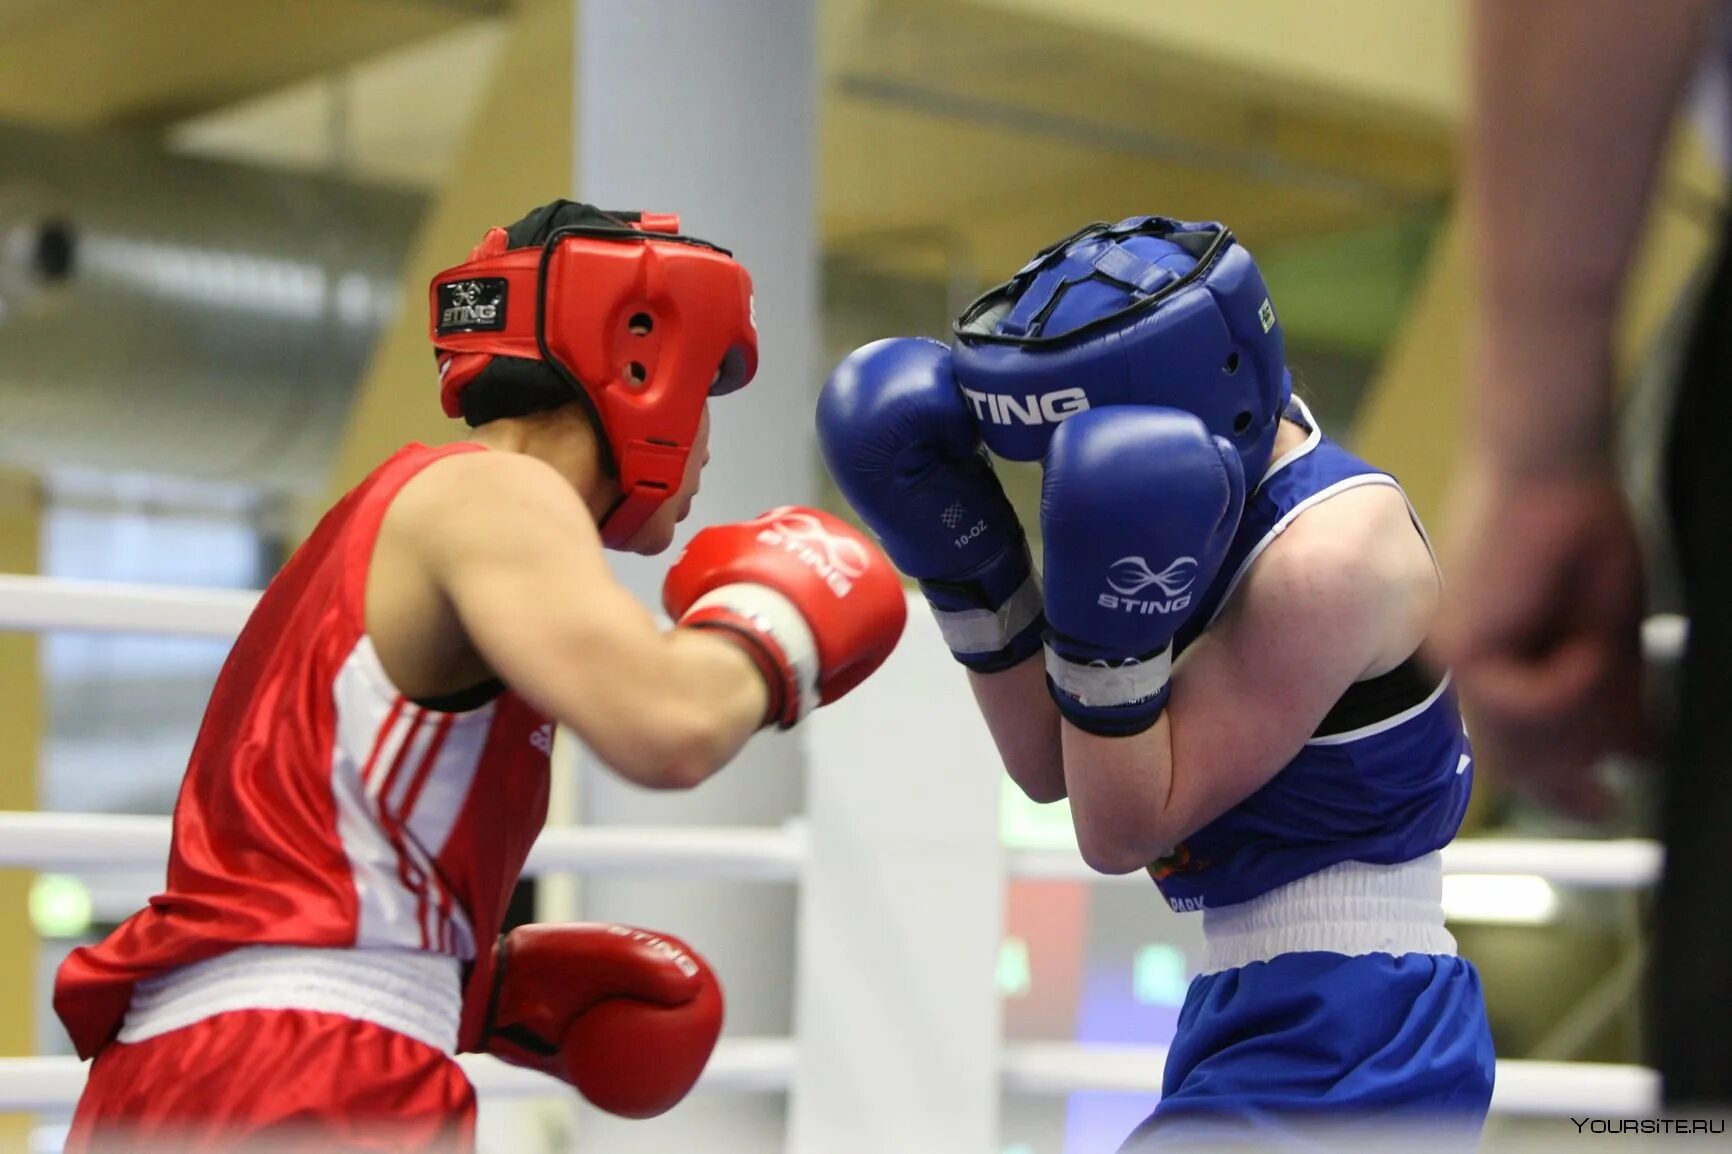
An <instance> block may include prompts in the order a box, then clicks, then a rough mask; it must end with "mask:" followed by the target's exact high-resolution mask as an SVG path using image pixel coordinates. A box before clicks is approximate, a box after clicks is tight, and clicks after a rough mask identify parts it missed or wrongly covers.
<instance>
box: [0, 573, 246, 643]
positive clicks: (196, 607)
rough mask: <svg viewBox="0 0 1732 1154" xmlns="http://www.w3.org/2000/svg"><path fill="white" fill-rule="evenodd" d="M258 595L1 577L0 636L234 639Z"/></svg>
mask: <svg viewBox="0 0 1732 1154" xmlns="http://www.w3.org/2000/svg"><path fill="white" fill-rule="evenodd" d="M258 600H259V595H258V593H257V592H255V591H252V590H234V589H189V588H174V587H168V586H159V585H122V584H119V583H116V582H110V581H67V580H63V579H60V578H54V577H27V576H22V575H20V574H15V573H0V631H14V632H16V631H24V632H31V633H41V632H47V631H50V630H59V629H82V630H97V631H101V632H110V633H150V634H156V635H158V636H168V635H180V636H190V637H227V638H233V637H234V636H235V635H236V634H238V633H239V632H240V631H241V626H243V625H245V624H246V623H247V616H248V615H249V614H250V613H252V611H253V606H254V605H255V604H257V603H258Z"/></svg>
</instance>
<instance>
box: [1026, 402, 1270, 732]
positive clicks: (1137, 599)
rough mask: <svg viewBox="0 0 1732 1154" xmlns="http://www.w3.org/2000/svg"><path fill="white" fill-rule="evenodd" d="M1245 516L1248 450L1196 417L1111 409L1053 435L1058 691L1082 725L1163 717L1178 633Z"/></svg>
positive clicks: (1051, 525) (1046, 507)
mask: <svg viewBox="0 0 1732 1154" xmlns="http://www.w3.org/2000/svg"><path fill="white" fill-rule="evenodd" d="M1244 507H1245V478H1244V473H1243V468H1242V466H1241V465H1240V463H1239V454H1238V452H1237V451H1236V450H1235V449H1234V448H1233V446H1232V445H1231V444H1229V443H1228V442H1227V441H1225V440H1222V439H1221V438H1220V437H1214V436H1211V435H1210V434H1209V431H1208V429H1207V428H1206V427H1205V426H1204V425H1203V422H1202V421H1200V420H1198V419H1197V418H1196V417H1194V416H1192V415H1191V414H1189V413H1184V412H1180V411H1179V410H1177V409H1165V408H1155V407H1153V406H1144V405H1135V406H1131V405H1120V406H1109V407H1104V408H1099V409H1091V410H1089V411H1088V412H1084V413H1078V414H1077V415H1076V416H1074V417H1072V418H1071V419H1070V420H1068V421H1066V422H1065V423H1064V424H1062V425H1060V426H1059V427H1058V429H1057V430H1056V431H1055V432H1054V433H1053V437H1052V444H1051V445H1050V446H1049V447H1048V448H1047V453H1046V476H1045V481H1044V484H1043V486H1042V490H1041V500H1040V521H1041V527H1042V529H1043V530H1044V535H1045V538H1046V565H1045V571H1046V612H1047V619H1048V621H1049V622H1050V623H1051V630H1050V632H1049V633H1048V635H1047V643H1046V645H1047V653H1046V670H1047V686H1048V688H1049V689H1050V691H1051V693H1052V697H1053V700H1054V701H1055V702H1057V703H1058V707H1059V711H1060V712H1061V713H1063V714H1064V716H1065V717H1066V718H1067V719H1068V720H1069V721H1070V722H1071V724H1072V725H1075V726H1076V727H1077V728H1078V729H1082V730H1085V731H1087V732H1089V733H1094V734H1100V735H1103V736H1108V737H1114V736H1127V735H1129V734H1133V733H1141V732H1142V731H1143V730H1145V729H1147V728H1149V726H1151V725H1153V724H1154V723H1155V720H1156V719H1157V718H1158V717H1160V715H1161V710H1162V709H1163V708H1165V707H1166V703H1167V694H1168V684H1167V682H1168V678H1169V677H1170V675H1171V673H1172V668H1173V635H1174V634H1176V633H1177V632H1178V631H1179V626H1180V625H1182V624H1184V622H1185V620H1186V619H1187V618H1189V617H1190V615H1191V613H1192V611H1193V607H1194V606H1195V605H1196V604H1197V602H1199V601H1200V600H1201V599H1202V596H1203V592H1204V590H1206V589H1208V587H1209V584H1210V582H1212V581H1213V580H1214V579H1215V575H1216V573H1217V572H1219V570H1220V568H1221V561H1222V558H1223V557H1225V556H1226V553H1227V548H1228V546H1229V545H1230V544H1231V543H1232V540H1233V534H1234V532H1235V531H1236V530H1237V529H1238V527H1239V514H1240V513H1241V512H1243V510H1244Z"/></svg>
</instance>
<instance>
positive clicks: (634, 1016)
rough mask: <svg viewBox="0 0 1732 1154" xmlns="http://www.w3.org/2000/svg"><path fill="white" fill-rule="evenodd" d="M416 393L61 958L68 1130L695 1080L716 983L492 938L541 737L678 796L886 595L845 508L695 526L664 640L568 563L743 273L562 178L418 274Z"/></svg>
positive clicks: (666, 940)
mask: <svg viewBox="0 0 1732 1154" xmlns="http://www.w3.org/2000/svg"><path fill="white" fill-rule="evenodd" d="M430 297H431V301H430V303H431V306H432V312H433V316H432V336H433V344H434V347H435V349H436V351H437V356H438V365H439V373H440V379H441V384H442V400H443V403H444V407H445V411H446V413H447V414H448V415H450V416H453V417H457V416H461V417H463V418H464V419H465V420H466V421H467V422H468V424H469V425H470V426H472V428H473V435H472V436H471V437H470V439H469V440H467V441H465V442H462V443H458V444H453V445H447V446H444V447H442V448H429V447H427V446H425V445H419V444H415V445H409V446H407V447H406V448H404V449H402V450H400V451H399V452H397V453H396V454H395V455H394V456H392V457H391V458H390V459H389V460H387V461H386V462H385V463H384V464H382V465H381V466H379V468H378V469H376V470H375V471H374V472H373V473H372V474H371V475H370V476H369V477H367V479H366V480H364V481H363V482H362V483H361V484H360V485H359V486H357V487H356V488H355V489H354V490H353V491H351V492H350V493H349V494H348V495H347V496H346V497H344V498H343V499H342V501H340V502H339V503H338V504H337V505H336V506H335V507H334V508H333V509H332V510H331V511H330V512H329V513H328V514H327V515H326V516H325V518H324V520H323V521H321V522H320V524H319V526H318V527H317V529H315V530H314V532H313V534H312V535H311V536H310V537H309V538H308V540H307V541H306V543H305V544H304V545H302V547H301V548H300V549H299V550H298V551H297V552H296V553H295V555H294V556H293V557H292V558H291V559H290V560H289V562H288V564H287V565H285V566H284V567H283V569H282V571H281V572H280V573H279V574H278V575H277V577H276V579H275V580H273V581H272V582H271V584H270V586H269V588H267V589H266V590H265V593H264V596H263V597H262V598H261V600H260V601H259V604H258V607H257V609H256V610H255V611H254V613H253V615H252V618H251V620H250V621H249V622H248V623H247V626H246V628H245V629H244V630H243V631H242V633H241V635H240V637H239V639H238V640H237V641H236V643H235V646H234V650H233V652H232V653H231V654H230V657H229V660H228V662H227V664H226V665H225V666H224V668H223V671H222V674H221V676H220V677H219V678H218V681H217V684H216V688H215V690H214V691H213V693H212V695H211V701H210V705H209V708H208V709H207V711H206V714H205V719H204V724H203V727H202V729H201V730H200V733H199V737H198V742H197V744H196V746H195V747H194V749H193V753H192V758H191V761H190V764H189V766H188V769H187V775H186V779H185V782H184V783H183V785H182V787H181V793H180V799H179V801H178V803H177V805H176V808H175V818H174V841H173V848H172V851H171V853H170V857H169V863H168V880H167V887H166V889H165V890H164V892H163V893H162V894H160V895H159V896H157V897H155V898H153V899H152V900H151V903H150V906H149V907H148V908H147V909H145V910H143V911H141V912H139V913H138V914H135V915H134V916H133V917H132V918H130V919H128V920H127V921H126V922H125V923H123V924H122V925H121V926H120V927H119V928H118V929H116V930H115V932H114V933H113V934H111V935H110V936H109V937H108V938H107V939H106V940H105V941H103V942H102V943H100V944H98V945H96V946H92V947H87V948H84V949H80V950H77V951H75V952H74V953H73V954H72V955H71V957H69V958H68V959H67V961H66V963H65V964H64V965H63V966H62V967H61V970H60V974H59V979H58V982H57V984H56V987H55V1008H56V1010H57V1011H58V1012H59V1014H60V1017H61V1020H62V1021H63V1022H64V1023H65V1025H66V1028H67V1030H68V1032H69V1033H70V1034H71V1036H72V1040H73V1042H74V1043H75V1045H76V1046H77V1049H78V1052H79V1054H80V1055H82V1056H84V1057H86V1058H94V1059H95V1060H94V1062H93V1064H92V1066H91V1070H90V1080H89V1084H88V1087H87V1088H86V1090H85V1093H84V1097H83V1098H82V1100H81V1101H80V1102H79V1106H78V1111H77V1114H76V1116H75V1118H74V1120H73V1126H72V1133H71V1137H70V1140H69V1143H68V1147H67V1148H68V1150H71V1151H87V1150H107V1149H113V1148H134V1147H136V1146H140V1145H142V1146H148V1147H150V1148H153V1149H174V1150H231V1149H247V1150H256V1149H260V1148H261V1147H263V1148H267V1149H269V1148H277V1147H288V1148H295V1149H317V1150H351V1149H353V1150H386V1149H389V1150H431V1149H439V1150H466V1149H469V1148H470V1147H472V1145H473V1130H474V1093H473V1090H472V1088H471V1087H470V1085H469V1084H468V1082H467V1081H466V1080H465V1078H464V1076H463V1073H462V1071H461V1069H460V1068H459V1067H458V1066H457V1064H456V1063H455V1062H453V1061H452V1055H453V1054H454V1053H457V1052H461V1051H472V1050H485V1051H490V1052H492V1053H494V1054H496V1055H498V1056H499V1057H501V1058H503V1059H505V1060H506V1061H509V1062H514V1063H517V1064H519V1065H527V1066H532V1067H535V1068H537V1069H541V1070H544V1071H546V1072H548V1073H551V1074H554V1075H555V1076H557V1077H560V1078H563V1079H565V1080H566V1081H568V1082H570V1083H572V1084H573V1085H574V1086H576V1087H577V1089H578V1090H579V1091H580V1092H582V1093H583V1094H584V1095H585V1096H586V1097H588V1098H589V1099H590V1100H591V1101H592V1102H594V1103H595V1104H596V1105H598V1106H600V1107H602V1108H603V1109H607V1110H611V1111H614V1112H616V1113H620V1114H624V1115H628V1116H633V1117H647V1116H649V1115H653V1114H656V1113H659V1112H661V1111H663V1110H666V1109H668V1108H669V1107H670V1106H672V1105H673V1104H674V1103H675V1102H677V1101H679V1099H680V1098H681V1097H682V1096H683V1095H684V1094H685V1093H686V1091H687V1090H688V1089H690V1087H691V1085H692V1084H693V1083H694V1082H695V1081H696V1079H697V1077H698V1074H699V1073H700V1072H701V1071H702V1069H703V1066H704V1063H705V1062H706V1061H707V1059H708V1057H709V1054H710V1052H711V1049H712V1048H713V1046H714V1044H715V1041H716V1038H717V1035H718V1033H719V1032H720V1029H721V1017H722V999H721V993H720V987H719V985H718V983H717V981H716V979H715V977H714V975H713V974H712V973H711V972H710V970H709V968H708V967H707V966H706V965H705V963H704V961H703V959H701V958H700V957H698V956H697V955H696V954H695V953H694V952H693V951H692V950H690V949H689V948H688V947H686V946H685V945H684V944H683V943H681V942H680V941H678V940H677V939H675V938H672V937H669V936H666V935H660V934H654V933H649V932H646V931H643V930H635V929H630V928H626V927H619V926H594V925H535V926H525V927H520V928H518V929H516V930H514V931H512V932H511V933H510V934H507V935H505V936H504V937H503V938H501V937H500V929H501V926H502V922H503V918H504V914H505V905H506V900H507V898H508V896H509V895H510V893H511V891H512V888H513V887H514V886H515V885H516V883H517V880H518V875H519V873H520V871H521V869H522V867H523V863H524V860H525V858H526V856H527V854H528V852H529V849H530V846H531V844H532V843H533V842H534V840H535V837H536V834H537V833H538V832H539V831H540V829H541V826H542V822H543V820H544V818H545V816H546V806H547V788H548V780H547V779H548V752H549V750H550V748H551V745H552V735H553V729H554V725H555V724H564V725H567V726H569V727H571V729H572V730H574V731H575V732H576V733H577V735H578V736H579V737H580V738H581V739H582V740H583V741H584V742H585V743H586V744H587V745H588V746H589V747H590V748H591V749H592V750H593V751H594V752H595V753H596V754H597V755H598V756H599V757H600V758H601V759H602V760H603V761H605V762H606V763H607V764H608V765H610V766H611V767H612V768H613V769H614V770H616V771H617V772H618V773H620V774H621V775H622V776H624V777H626V778H627V779H629V780H631V781H634V782H637V783H639V784H641V785H644V786H648V787H651V788H657V789H684V788H689V787H692V786H695V785H697V784H698V783H699V782H702V781H703V780H705V779H706V778H708V777H709V776H710V775H711V774H713V773H715V772H716V771H717V770H718V769H720V768H721V767H722V766H723V765H725V764H727V762H728V761H729V760H730V759H731V758H732V757H733V756H734V754H735V753H737V752H738V751H739V749H740V747H741V746H742V745H744V743H745V742H746V741H747V739H748V738H749V737H750V736H751V735H752V734H753V733H754V732H755V731H757V730H758V729H760V728H763V727H765V726H779V727H784V728H785V727H787V726H791V725H793V724H795V723H796V722H797V721H798V720H799V719H800V718H801V717H802V716H804V715H805V714H806V713H807V712H808V711H810V710H811V709H813V708H815V707H816V706H818V705H820V704H824V703H827V702H829V701H832V700H834V699H835V698H837V697H839V696H841V695H842V694H843V693H846V692H847V691H848V690H849V689H850V688H852V687H853V685H855V684H856V683H857V682H858V681H859V680H860V679H861V678H863V677H865V676H867V675H868V674H869V673H870V672H872V670H874V669H875V668H877V666H878V665H879V664H880V663H881V662H882V661H883V659H884V658H885V656H887V655H888V653H889V651H890V649H891V648H892V647H893V646H894V644H895V642H896V640H897V638H898V636H899V635H900V632H901V628H902V623H903V617H904V601H903V594H902V590H901V586H900V585H899V583H898V581H897V578H896V575H895V573H894V571H893V570H892V568H891V567H890V565H889V563H888V562H887V561H886V560H885V558H884V557H883V556H882V554H880V553H879V551H878V549H877V548H876V546H874V545H873V544H872V543H871V542H870V541H868V540H867V539H865V538H863V537H861V536H860V535H859V534H857V533H856V532H855V531H854V530H852V529H850V528H849V527H848V526H847V525H846V524H844V523H842V522H840V521H837V520H835V519H833V518H831V517H829V516H827V515H826V514H823V513H819V512H816V511H813V510H808V509H795V508H784V509H778V510H774V511H772V512H770V513H767V514H765V515H764V516H763V517H760V518H758V519H757V520H755V521H751V522H747V523H744V524H740V525H732V526H722V527H715V528H710V529H705V530H703V531H702V532H700V533H699V534H698V535H697V536H696V537H695V538H694V539H693V540H692V542H691V544H690V545H689V546H688V547H687V549H686V551H685V552H684V553H683V554H682V555H681V556H680V558H679V559H678V560H677V561H676V562H675V563H674V565H673V567H672V569H671V570H670V571H669V573H668V577H667V582H666V586H665V589H664V606H665V608H666V609H667V610H668V613H669V615H670V617H672V618H673V619H674V620H675V622H676V625H675V627H674V628H673V629H671V630H668V629H663V628H662V627H661V626H660V625H659V624H658V622H657V621H656V619H655V618H654V617H653V616H652V615H651V614H650V613H649V612H648V611H647V610H645V609H644V608H643V607H642V606H641V605H639V604H638V603H637V602H636V601H635V600H634V599H633V598H632V597H631V595H630V594H629V593H627V592H626V591H625V590H624V589H623V588H622V587H621V586H620V585H619V584H617V583H616V582H615V581H614V579H613V578H612V576H611V575H610V574H609V572H608V570H607V567H606V565H605V563H604V556H603V550H604V548H615V549H623V550H627V551H631V552H637V553H645V554H650V553H657V552H660V551H662V550H664V549H666V548H667V547H668V545H669V543H670V542H671V540H672V536H673V530H674V524H675V522H676V521H678V520H680V519H681V518H683V517H684V516H685V515H686V514H687V512H688V511H689V509H690V507H691V501H692V497H693V495H694V494H695V493H696V492H697V488H698V479H699V473H700V472H701V470H702V468H703V466H704V463H705V461H706V460H707V459H708V456H709V449H708V436H709V419H708V399H709V397H711V396H713V395H719V394H722V393H726V392H729V391H731V390H733V389H737V388H739V387H741V386H743V385H745V384H746V383H747V382H748V381H749V380H750V379H751V377H752V375H753V373H754V372H755V370H756V367H757V333H756V329H755V320H754V317H753V315H752V311H753V310H752V292H751V280H750V278H749V277H748V275H747V273H746V271H745V269H744V268H742V267H741V266H740V265H739V264H737V263H736V262H735V261H734V260H733V258H732V256H731V255H730V254H729V253H728V252H727V251H726V250H723V249H719V248H717V247H715V246H714V245H710V244H707V243H705V242H703V241H699V240H696V239H694V238H691V237H687V236H683V235H681V234H680V232H679V222H678V219H677V218H675V217H672V216H653V215H648V214H636V213H604V212H601V211H599V210H597V209H594V208H592V207H590V206H588V205H580V204H573V203H570V202H565V201H560V202H556V203H554V204H550V205H547V206H544V207H542V208H539V209H537V210H535V211H534V212H532V213H531V214H529V216H527V217H525V218H524V219H523V220H522V221H519V222H518V223H517V224H515V225H513V226H511V227H510V228H507V229H494V230H492V231H490V232H489V233H488V234H487V236H486V238H485V239H484V240H483V241H482V243H481V244H480V246H478V247H477V248H476V249H475V251H474V252H473V253H472V254H471V257H470V260H469V261H468V262H467V263H465V264H463V265H461V266H458V267H456V268H453V269H449V270H447V271H445V272H443V273H440V274H439V275H438V276H437V277H435V278H434V281H433V285H432V288H431V294H430Z"/></svg>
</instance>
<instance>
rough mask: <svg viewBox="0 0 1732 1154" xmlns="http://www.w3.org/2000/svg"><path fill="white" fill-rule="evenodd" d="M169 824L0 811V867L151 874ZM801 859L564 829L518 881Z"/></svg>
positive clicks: (786, 833)
mask: <svg viewBox="0 0 1732 1154" xmlns="http://www.w3.org/2000/svg"><path fill="white" fill-rule="evenodd" d="M168 845H169V819H168V818H166V817H139V816H130V815H121V814H75V813H26V812H17V811H0V867H7V866H11V867H22V868H28V869H41V870H74V869H81V868H82V869H103V870H120V869H133V868H140V869H161V868H162V865H163V862H164V861H165V860H167V858H168ZM805 859H806V834H805V830H804V829H803V828H802V827H801V826H799V825H798V824H796V823H790V824H789V825H787V826H784V827H782V828H779V829H778V828H773V827H772V828H766V829H752V828H741V827H718V828H702V827H695V826H674V827H667V828H661V827H655V826H636V827H634V826H608V827H601V826H568V827H563V828H556V829H549V830H544V831H543V832H542V835H541V837H540V838H539V839H537V841H536V843H535V848H534V849H533V850H531V851H530V855H529V863H528V865H527V866H526V867H525V869H524V872H525V873H526V874H546V873H583V874H605V873H631V874H636V875H643V876H651V875H657V874H659V875H662V876H680V877H696V878H705V879H716V878H729V879H740V880H747V881H792V880H795V879H797V878H798V877H799V874H800V869H801V865H802V863H803V862H804V861H805Z"/></svg>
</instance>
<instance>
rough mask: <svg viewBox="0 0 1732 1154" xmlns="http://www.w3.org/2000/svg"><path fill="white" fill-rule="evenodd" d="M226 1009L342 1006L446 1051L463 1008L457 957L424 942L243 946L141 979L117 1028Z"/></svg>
mask: <svg viewBox="0 0 1732 1154" xmlns="http://www.w3.org/2000/svg"><path fill="white" fill-rule="evenodd" d="M230 1010H311V1011H315V1012H319V1013H327V1014H342V1015H344V1016H346V1017H350V1018H359V1019H361V1020H362V1021H366V1022H372V1023H374V1024H376V1025H379V1026H383V1027H384V1028H385V1029H387V1030H393V1031H395V1032H397V1033H399V1034H403V1035H406V1036H408V1037H411V1038H414V1039H415V1040H416V1041H418V1042H423V1043H425V1044H426V1045H429V1046H432V1047H433V1048H434V1049H437V1050H442V1051H444V1052H445V1053H447V1054H450V1053H454V1052H455V1051H456V1049H457V1027H458V1020H459V1018H460V1017H461V1015H462V1012H463V994H462V980H461V976H460V970H459V962H458V961H457V959H456V958H454V957H451V956H450V955H448V954H430V953H425V952H422V951H419V950H319V949H306V948H302V947H298V946H243V947H241V948H239V949H235V950H231V951H230V952H228V953H226V954H221V955H219V956H217V957H214V958H209V959H207V960H205V961H202V962H195V963H193V964H192V965H190V966H181V967H179V968H178V969H173V970H169V971H168V972H167V973H164V974H158V975H156V976H154V977H151V978H146V979H145V980H144V981H142V982H139V983H138V985H137V986H135V987H134V988H133V991H132V1004H131V1006H130V1007H128V1009H127V1011H126V1021H125V1022H124V1023H123V1024H122V1025H121V1027H120V1035H119V1037H120V1040H121V1041H122V1042H142V1041H144V1040H145V1039H146V1038H154V1037H156V1036H157V1035H158V1034H166V1033H168V1032H169V1031H170V1030H178V1029H180V1028H181V1027H182V1026H190V1025H192V1024H193V1023H194V1022H200V1021H203V1020H204V1019H206V1018H209V1017H212V1016H214V1015H216V1014H221V1013H225V1012H228V1011H230Z"/></svg>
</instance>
